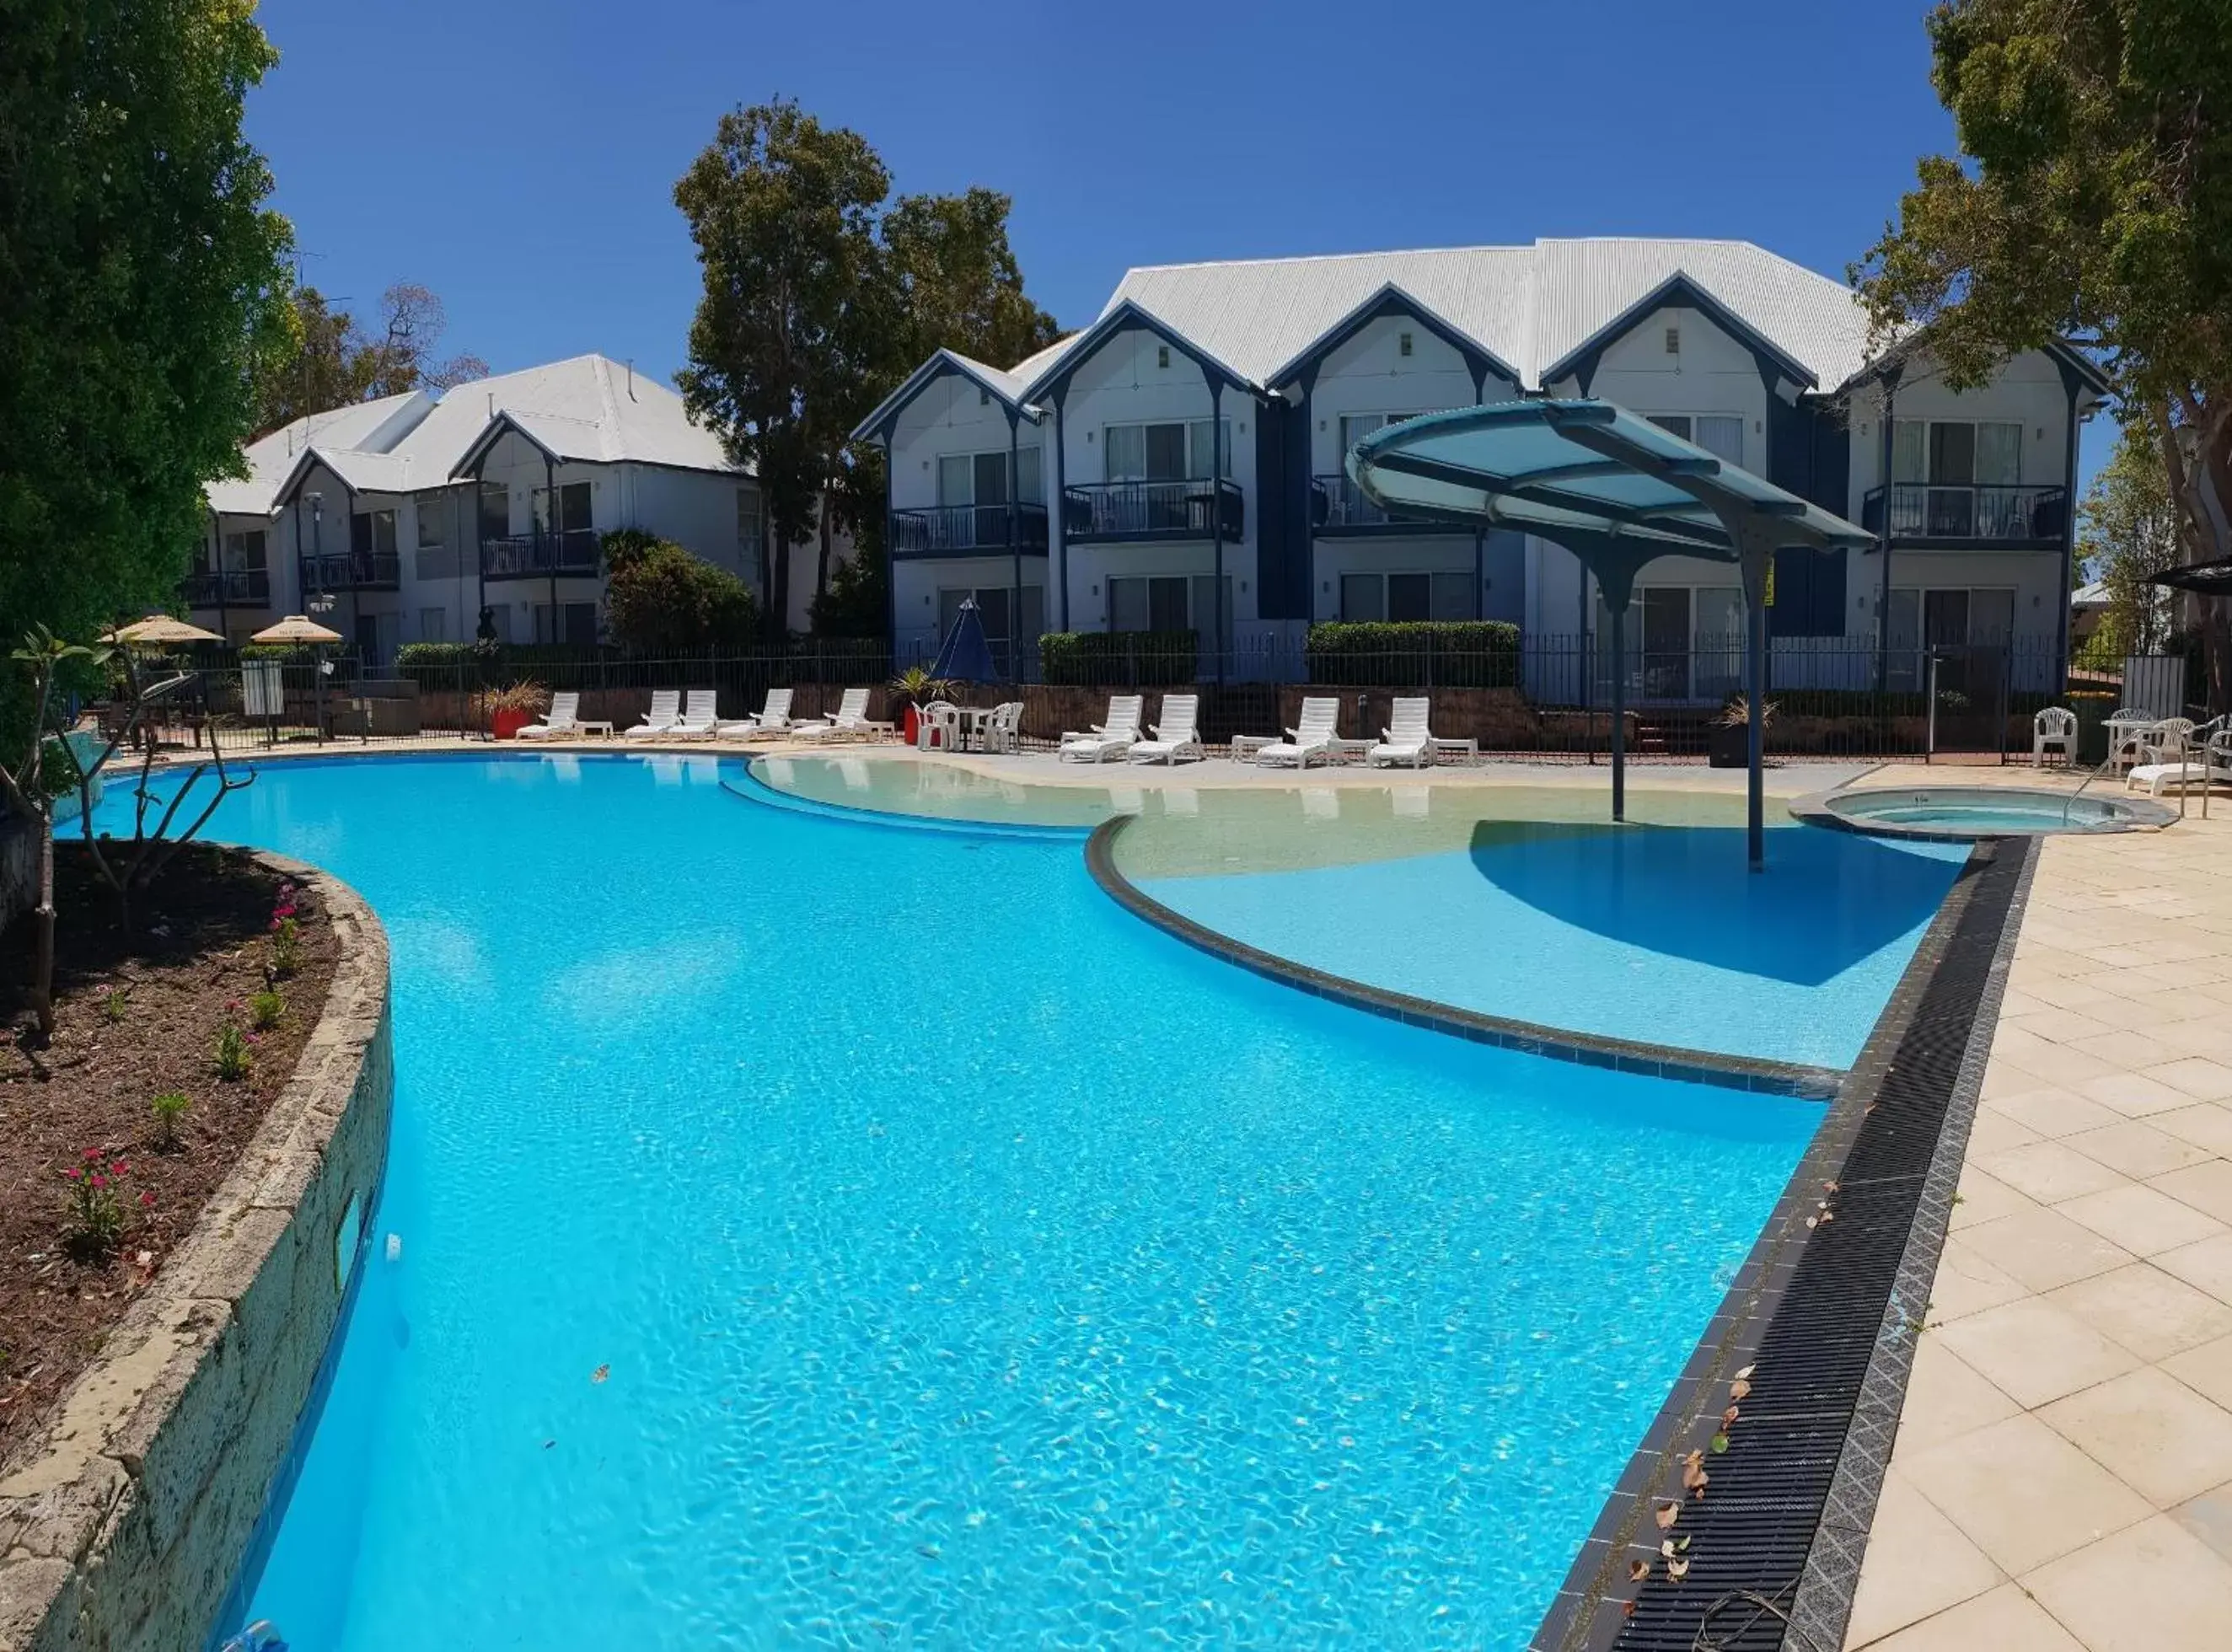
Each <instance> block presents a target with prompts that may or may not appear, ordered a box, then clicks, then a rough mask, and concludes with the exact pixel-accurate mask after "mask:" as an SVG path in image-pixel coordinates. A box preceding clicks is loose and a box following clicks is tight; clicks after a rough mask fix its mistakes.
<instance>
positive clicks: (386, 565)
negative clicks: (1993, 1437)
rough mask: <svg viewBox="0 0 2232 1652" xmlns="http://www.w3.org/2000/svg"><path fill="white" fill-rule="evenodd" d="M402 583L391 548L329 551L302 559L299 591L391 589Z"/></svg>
mask: <svg viewBox="0 0 2232 1652" xmlns="http://www.w3.org/2000/svg"><path fill="white" fill-rule="evenodd" d="M402 583H403V559H402V558H401V557H399V556H398V555H397V554H395V553H394V552H393V551H332V552H328V554H325V555H323V556H306V557H304V558H303V559H302V591H303V593H304V594H305V595H308V594H309V593H312V592H315V591H393V590H394V589H395V588H396V587H397V586H399V585H401V584H402Z"/></svg>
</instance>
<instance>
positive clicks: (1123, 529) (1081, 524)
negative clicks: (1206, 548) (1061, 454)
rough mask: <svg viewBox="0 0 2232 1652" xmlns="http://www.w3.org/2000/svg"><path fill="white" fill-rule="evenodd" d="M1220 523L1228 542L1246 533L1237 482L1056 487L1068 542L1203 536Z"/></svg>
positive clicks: (1244, 506) (1242, 499)
mask: <svg viewBox="0 0 2232 1652" xmlns="http://www.w3.org/2000/svg"><path fill="white" fill-rule="evenodd" d="M1212 512H1214V513H1215V514H1214V515H1212V514H1211V513H1212ZM1219 523H1221V524H1222V525H1223V530H1224V537H1225V538H1226V539H1228V540H1236V539H1238V538H1239V537H1240V536H1241V535H1242V534H1243V533H1244V532H1246V531H1247V527H1248V509H1247V502H1246V499H1245V497H1244V496H1243V494H1242V493H1241V491H1240V484H1239V483H1236V482H1230V481H1228V482H1211V481H1210V480H1209V479H1208V478H1207V477H1206V476H1204V477H1203V478H1201V479H1200V480H1199V481H1195V482H1096V483H1086V484H1083V485H1081V486H1078V487H1073V488H1065V489H1062V490H1061V532H1062V537H1063V538H1064V539H1066V540H1067V541H1070V542H1071V543H1073V544H1080V545H1081V544H1087V543H1090V542H1092V541H1095V540H1132V541H1145V540H1177V539H1208V538H1210V536H1211V534H1212V531H1213V528H1214V527H1215V526H1216V525H1217V524H1219Z"/></svg>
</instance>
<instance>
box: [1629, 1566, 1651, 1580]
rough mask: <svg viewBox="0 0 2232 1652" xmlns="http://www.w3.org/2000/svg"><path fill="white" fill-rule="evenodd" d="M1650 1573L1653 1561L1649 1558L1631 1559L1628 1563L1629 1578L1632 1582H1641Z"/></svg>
mask: <svg viewBox="0 0 2232 1652" xmlns="http://www.w3.org/2000/svg"><path fill="white" fill-rule="evenodd" d="M1650 1575H1651V1563H1650V1562H1649V1561H1648V1560H1631V1561H1629V1562H1628V1563H1627V1578H1628V1581H1629V1582H1630V1583H1637V1584H1639V1583H1641V1582H1642V1581H1643V1580H1644V1579H1645V1577H1649V1576H1650Z"/></svg>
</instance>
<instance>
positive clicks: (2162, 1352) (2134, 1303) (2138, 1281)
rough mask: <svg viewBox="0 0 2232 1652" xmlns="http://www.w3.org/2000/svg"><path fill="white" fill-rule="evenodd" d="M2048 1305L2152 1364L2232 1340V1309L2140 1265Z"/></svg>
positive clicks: (2053, 1297) (2052, 1295)
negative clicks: (2207, 1344) (2220, 1339)
mask: <svg viewBox="0 0 2232 1652" xmlns="http://www.w3.org/2000/svg"><path fill="white" fill-rule="evenodd" d="M2047 1301H2048V1302H2051V1303H2052V1304H2054V1306H2055V1307H2057V1308H2060V1310H2061V1311H2062V1312H2065V1313H2067V1314H2069V1315H2070V1316H2071V1317H2073V1318H2075V1319H2076V1320H2077V1321H2078V1322H2079V1323H2080V1324H2081V1325H2086V1327H2088V1328H2089V1329H2092V1330H2094V1331H2101V1332H2103V1333H2104V1334H2105V1335H2106V1336H2108V1337H2109V1338H2112V1339H2113V1340H2114V1341H2115V1342H2117V1343H2118V1344H2121V1345H2122V1346H2124V1347H2125V1348H2128V1349H2129V1350H2131V1352H2132V1353H2134V1354H2137V1355H2138V1357H2140V1358H2141V1359H2143V1360H2147V1361H2150V1362H2151V1361H2156V1360H2163V1359H2167V1358H2169V1357H2170V1356H2171V1355H2172V1354H2176V1353H2181V1352H2183V1351H2185V1350H2186V1349H2189V1348H2195V1347H2198V1346H2200V1345H2201V1344H2203V1343H2206V1342H2211V1341H2214V1340H2215V1339H2216V1338H2218V1337H2222V1336H2232V1303H2224V1302H2220V1301H2218V1300H2217V1299H2216V1298H2215V1297H2213V1296H2211V1295H2209V1292H2206V1291H2203V1290H2200V1289H2197V1288H2196V1287H2195V1286H2190V1285H2188V1284H2187V1283H2186V1282H2185V1281H2184V1280H2183V1279H2177V1278H2176V1277H2175V1276H2173V1275H2171V1274H2169V1273H2164V1272H2163V1271H2162V1270H2161V1269H2160V1268H2156V1267H2149V1266H2147V1264H2146V1263H2144V1262H2134V1263H2132V1264H2131V1267H2119V1268H2118V1269H2117V1270H2116V1271H2115V1272H2114V1273H2101V1274H2098V1275H2096V1276H2095V1277H2093V1278H2092V1279H2080V1280H2079V1281H2078V1282H2077V1283H2076V1284H2074V1285H2066V1286H2062V1288H2061V1289H2060V1290H2059V1291H2054V1292H2049V1293H2048V1295H2047Z"/></svg>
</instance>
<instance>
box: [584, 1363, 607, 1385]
mask: <svg viewBox="0 0 2232 1652" xmlns="http://www.w3.org/2000/svg"><path fill="white" fill-rule="evenodd" d="M612 1374H613V1368H612V1367H611V1366H609V1365H600V1366H598V1367H597V1369H596V1370H593V1371H591V1372H590V1373H589V1380H590V1381H591V1382H593V1383H601V1382H603V1381H604V1380H605V1378H607V1377H610V1376H611V1375H612Z"/></svg>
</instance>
